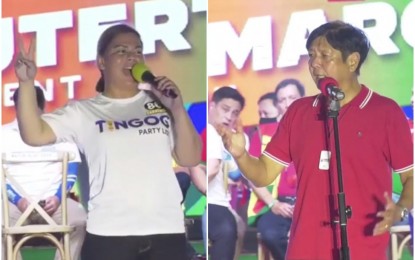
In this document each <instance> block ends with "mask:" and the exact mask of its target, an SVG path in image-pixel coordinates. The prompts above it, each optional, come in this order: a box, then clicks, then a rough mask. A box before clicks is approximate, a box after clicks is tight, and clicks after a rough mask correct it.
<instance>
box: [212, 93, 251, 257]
mask: <svg viewBox="0 0 415 260" xmlns="http://www.w3.org/2000/svg"><path fill="white" fill-rule="evenodd" d="M244 105H245V99H244V97H243V96H242V95H241V94H240V93H239V92H238V91H237V90H236V89H233V88H231V87H228V86H225V87H221V88H219V89H218V90H216V91H215V92H214V93H213V96H212V99H211V100H210V104H209V117H208V121H209V122H208V125H207V127H206V128H207V140H208V142H209V144H208V145H207V163H208V165H209V167H208V196H207V202H208V237H209V240H210V242H211V247H210V248H209V254H210V256H211V258H212V259H221V260H232V259H238V258H239V254H240V251H241V249H242V243H243V237H244V234H245V230H246V224H245V223H244V221H243V220H242V218H241V217H240V216H238V215H237V214H236V212H235V211H234V210H233V209H232V207H231V205H230V202H229V201H230V195H229V193H228V177H229V176H228V174H230V172H229V169H228V170H227V172H224V168H228V166H229V165H232V164H233V166H235V165H236V164H235V162H234V161H233V158H232V156H230V154H229V153H228V151H226V150H225V148H224V145H223V143H222V138H221V137H220V136H219V134H218V133H217V132H216V129H215V125H224V126H226V127H229V128H234V126H235V125H236V120H237V119H238V118H239V114H240V112H241V111H242V109H243V108H244ZM247 143H248V142H247ZM225 165H227V166H226V167H225ZM231 168H234V167H232V166H231ZM232 170H234V169H232ZM233 172H234V171H233ZM225 174H226V175H225Z"/></svg>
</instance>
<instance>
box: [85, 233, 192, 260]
mask: <svg viewBox="0 0 415 260" xmlns="http://www.w3.org/2000/svg"><path fill="white" fill-rule="evenodd" d="M81 258H82V260H166V259H171V260H183V259H186V237H185V234H184V233H183V234H161V235H149V236H97V235H93V234H90V233H87V234H86V237H85V241H84V244H83V247H82V254H81Z"/></svg>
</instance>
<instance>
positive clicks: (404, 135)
mask: <svg viewBox="0 0 415 260" xmlns="http://www.w3.org/2000/svg"><path fill="white" fill-rule="evenodd" d="M386 127H387V138H388V148H389V149H388V151H389V158H390V164H391V167H392V168H393V170H394V171H395V172H397V173H401V172H405V171H408V170H410V169H413V158H414V155H413V139H412V135H411V130H410V127H409V124H408V119H407V118H406V117H405V114H404V113H403V111H402V109H401V108H400V107H399V106H398V105H397V104H396V103H394V106H393V107H392V109H391V111H390V113H389V115H388V123H387V126H386Z"/></svg>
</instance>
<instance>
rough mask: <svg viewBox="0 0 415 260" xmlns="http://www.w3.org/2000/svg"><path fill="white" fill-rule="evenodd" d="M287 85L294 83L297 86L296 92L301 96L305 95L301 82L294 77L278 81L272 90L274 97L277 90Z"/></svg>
mask: <svg viewBox="0 0 415 260" xmlns="http://www.w3.org/2000/svg"><path fill="white" fill-rule="evenodd" d="M288 85H295V86H296V87H297V90H298V93H300V96H301V97H304V95H305V88H304V86H303V84H301V82H300V81H298V80H296V79H284V80H283V81H281V82H280V83H278V85H277V86H276V87H275V91H274V96H275V99H276V98H277V95H278V92H279V91H280V90H281V89H283V88H285V87H286V86H288Z"/></svg>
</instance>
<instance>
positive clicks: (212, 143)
mask: <svg viewBox="0 0 415 260" xmlns="http://www.w3.org/2000/svg"><path fill="white" fill-rule="evenodd" d="M206 131H207V132H206V134H207V140H209V145H207V160H209V159H220V160H222V151H223V143H222V138H221V137H220V135H219V134H218V132H217V131H216V129H215V128H214V127H213V126H212V125H210V124H208V125H207V127H206Z"/></svg>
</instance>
